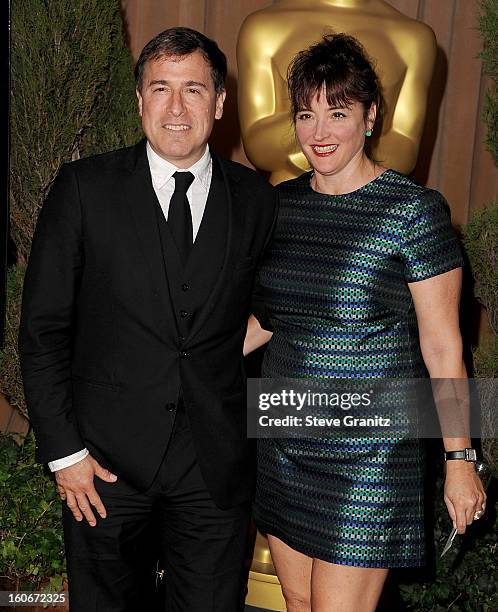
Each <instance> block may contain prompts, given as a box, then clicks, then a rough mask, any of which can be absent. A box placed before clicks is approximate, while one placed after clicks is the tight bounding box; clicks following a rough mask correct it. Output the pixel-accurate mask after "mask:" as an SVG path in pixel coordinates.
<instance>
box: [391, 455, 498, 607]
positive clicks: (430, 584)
mask: <svg viewBox="0 0 498 612" xmlns="http://www.w3.org/2000/svg"><path fill="white" fill-rule="evenodd" d="M440 469H441V472H442V467H441V468H440ZM496 476H497V474H496V471H495V478H494V479H493V480H492V482H491V484H490V486H489V488H488V495H489V497H488V509H487V511H486V514H485V515H484V518H482V519H481V520H480V521H478V522H475V523H473V524H472V525H471V526H470V527H469V528H468V534H466V535H465V536H457V537H456V539H455V541H454V543H453V546H452V548H451V549H450V550H449V552H448V553H447V554H446V555H445V556H444V557H443V558H442V559H441V558H440V555H441V552H442V550H443V548H444V545H445V543H446V539H447V537H448V535H449V533H450V531H451V529H452V524H451V521H450V519H449V517H448V511H447V509H446V505H445V503H444V501H443V491H442V488H443V481H442V479H441V480H440V481H439V482H438V487H437V489H438V494H437V498H438V501H437V502H436V508H435V516H436V521H435V527H434V543H435V550H436V567H435V575H434V576H433V577H431V580H430V581H427V582H423V583H420V582H406V583H404V584H401V585H400V593H401V596H402V598H403V601H404V603H405V605H406V606H407V608H408V610H413V611H414V612H443V611H446V610H449V611H451V612H496V611H497V610H498V569H497V568H496V553H497V550H498V519H497V514H496V506H497V504H496V491H497V488H498V487H497V485H498V481H497V480H496ZM493 506H495V508H493Z"/></svg>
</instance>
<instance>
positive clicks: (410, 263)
mask: <svg viewBox="0 0 498 612" xmlns="http://www.w3.org/2000/svg"><path fill="white" fill-rule="evenodd" d="M401 256H402V258H403V261H404V265H405V278H406V281H407V282H409V283H411V282H415V281H421V280H424V279H426V278H431V277H433V276H438V275H439V274H443V273H444V272H448V271H449V270H453V269H454V268H460V267H462V266H463V265H464V259H463V256H462V251H461V248H460V244H459V241H458V238H457V236H456V234H455V231H454V229H453V227H452V225H451V213H450V207H449V206H448V203H447V202H446V200H445V199H444V197H443V196H442V195H441V194H440V193H439V192H437V191H434V190H427V191H426V192H425V193H424V195H423V196H422V198H421V199H420V200H419V202H418V203H417V204H416V205H414V206H413V210H412V211H411V213H410V215H409V218H407V220H406V224H405V228H404V235H403V237H402V240H401Z"/></svg>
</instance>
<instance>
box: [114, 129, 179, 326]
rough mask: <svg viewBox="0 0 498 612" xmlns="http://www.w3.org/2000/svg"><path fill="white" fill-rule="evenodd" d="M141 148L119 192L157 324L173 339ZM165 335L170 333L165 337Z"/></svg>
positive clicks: (148, 177) (152, 198)
mask: <svg viewBox="0 0 498 612" xmlns="http://www.w3.org/2000/svg"><path fill="white" fill-rule="evenodd" d="M145 144H146V140H145V139H144V140H142V141H141V142H139V143H138V144H137V145H136V146H135V147H134V149H132V155H131V157H130V164H129V167H128V171H127V173H126V176H125V179H124V180H123V182H122V189H123V193H124V198H125V200H126V202H127V205H128V210H129V212H130V216H131V220H132V222H133V225H134V227H135V230H136V233H137V236H138V242H139V245H140V249H141V251H142V255H143V257H144V260H145V262H146V265H147V268H148V270H149V275H150V278H151V284H152V287H153V288H154V293H155V296H157V303H158V306H159V308H158V317H159V322H160V324H161V327H162V329H163V330H164V331H165V332H166V335H167V336H168V337H171V338H176V320H175V316H174V312H173V309H172V304H171V299H170V295H169V287H168V278H167V275H166V270H165V266H164V260H163V253H162V249H161V240H160V236H159V229H158V224H157V218H156V208H157V207H158V206H160V205H159V202H158V201H157V197H156V194H155V192H154V188H153V186H152V178H151V175H150V169H149V164H148V161H147V153H146V149H145ZM168 331H169V332H170V333H167V332H168ZM173 334H174V335H173Z"/></svg>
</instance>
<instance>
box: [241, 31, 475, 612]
mask: <svg viewBox="0 0 498 612" xmlns="http://www.w3.org/2000/svg"><path fill="white" fill-rule="evenodd" d="M288 84H289V95H290V99H291V104H292V116H293V121H294V126H295V132H296V137H297V140H298V142H299V145H300V146H301V149H302V150H303V152H304V154H305V155H306V157H307V159H308V161H309V163H310V166H311V167H312V171H311V172H309V173H305V174H303V175H302V176H300V177H298V178H297V179H293V180H291V181H286V182H284V183H282V184H280V185H279V186H278V190H279V196H280V214H279V221H278V224H277V228H276V232H275V237H274V240H273V243H272V245H271V246H270V250H269V253H268V257H267V259H266V261H265V263H264V265H263V266H262V269H261V271H260V285H261V288H262V295H264V304H265V309H262V308H259V306H258V307H256V310H255V315H256V318H255V317H251V319H250V322H249V326H248V334H247V338H246V347H245V351H246V353H247V352H250V351H251V350H253V349H254V348H257V347H258V346H261V345H262V344H264V343H265V342H267V341H268V340H270V338H271V341H270V343H269V346H268V348H267V350H266V354H265V358H264V363H263V375H264V376H265V377H274V378H276V377H290V378H307V379H315V380H318V381H319V380H327V379H333V378H344V377H350V378H418V377H423V376H425V375H426V369H427V371H428V372H429V375H430V376H431V377H432V378H465V377H466V372H465V366H464V363H463V360H462V344H461V337H460V332H459V328H458V302H459V295H460V285H461V266H462V263H463V262H462V257H461V254H460V251H459V248H458V245H457V241H456V238H455V236H454V234H453V230H452V228H451V224H450V219H449V212H448V206H447V204H446V202H445V200H444V199H443V197H442V196H441V195H440V194H439V193H437V192H435V191H432V190H429V189H426V188H423V187H420V186H418V185H416V184H415V183H413V182H412V181H411V180H410V179H408V178H406V177H405V176H403V175H401V174H399V173H397V172H395V171H393V170H389V169H386V168H384V167H382V166H381V165H380V164H378V163H376V162H375V161H374V160H372V159H370V158H369V157H368V155H367V153H366V151H365V144H366V142H367V139H368V137H369V136H371V134H372V131H373V130H375V127H376V119H377V117H378V115H379V111H380V104H381V94H380V87H379V81H378V78H377V76H376V74H375V71H374V70H373V68H372V65H371V63H370V61H369V60H368V58H367V56H366V54H365V51H364V50H363V48H362V47H361V45H360V44H359V43H358V42H357V41H356V40H355V39H354V38H352V37H350V36H347V35H344V34H337V35H329V36H325V37H324V38H323V40H322V41H321V42H319V43H317V44H315V45H313V46H311V47H310V48H308V49H306V50H304V51H302V52H300V53H299V54H298V55H297V56H296V57H295V58H294V60H293V62H292V64H291V66H290V68H289V73H288ZM265 328H272V329H273V336H272V333H271V332H269V331H267V330H266V329H265ZM444 445H445V450H446V451H454V450H461V449H464V448H468V447H470V446H471V443H470V440H469V439H468V438H465V437H461V438H445V439H444ZM422 466H423V458H422V453H421V447H420V445H419V443H418V442H417V441H413V440H401V439H397V438H387V439H382V440H379V438H378V437H377V438H375V437H374V436H373V435H372V436H370V437H369V436H368V435H366V436H364V437H363V438H361V439H359V438H358V439H357V438H343V439H342V440H339V441H337V440H335V441H334V440H330V439H325V438H318V439H303V438H301V439H265V440H259V442H258V486H257V495H256V503H255V516H256V522H257V524H258V526H259V528H260V529H261V531H263V532H264V533H266V534H267V535H268V541H269V545H270V550H271V553H272V558H273V562H274V564H275V568H276V570H277V574H278V577H279V579H280V582H281V584H282V590H283V594H284V597H285V600H286V604H287V610H288V612H304V611H309V610H313V612H325V611H327V612H329V611H335V610H337V611H339V610H340V611H341V612H357V611H358V610H362V612H368V611H373V610H375V608H376V605H377V602H378V600H379V597H380V594H381V591H382V587H383V584H384V581H385V579H386V576H387V573H388V570H389V568H392V567H410V566H418V565H421V564H423V561H424V559H423V557H424V534H423V507H422V504H423V500H422V490H423V487H422V485H423V482H422V479H423V470H422ZM445 501H446V504H447V507H448V512H449V514H450V517H451V519H452V520H453V523H454V525H455V526H456V527H457V528H458V532H459V533H463V532H464V531H465V528H466V526H467V525H469V524H470V523H471V522H472V520H474V518H479V516H480V515H481V514H482V512H483V511H484V506H485V494H484V491H483V488H482V485H481V483H480V481H479V478H478V477H477V475H476V473H475V469H474V464H473V463H471V462H468V461H464V460H452V461H448V463H447V464H446V482H445Z"/></svg>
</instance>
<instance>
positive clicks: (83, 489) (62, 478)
mask: <svg viewBox="0 0 498 612" xmlns="http://www.w3.org/2000/svg"><path fill="white" fill-rule="evenodd" d="M95 476H98V477H99V478H100V479H101V480H104V481H105V482H116V480H117V479H118V477H117V476H116V475H115V474H112V473H111V472H109V470H105V469H104V468H103V467H102V466H101V465H99V463H98V462H97V461H96V460H95V459H94V458H93V457H92V456H91V455H87V456H86V457H85V458H84V459H82V460H81V461H78V463H75V464H74V465H70V466H69V467H67V468H63V469H61V470H57V471H56V472H55V480H56V482H57V489H58V491H59V495H60V497H61V499H62V500H67V505H68V507H69V509H70V510H71V512H72V513H73V515H74V518H75V519H76V520H77V521H82V520H83V516H84V517H85V518H86V520H87V521H88V523H89V525H91V526H92V527H95V525H96V524H97V521H96V519H95V515H94V514H93V511H92V506H93V507H94V508H95V510H97V512H98V513H99V515H100V516H101V517H102V518H106V516H107V512H106V509H105V507H104V504H103V503H102V500H101V499H100V496H99V494H98V493H97V491H96V490H95V486H94V484H93V479H94V477H95Z"/></svg>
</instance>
